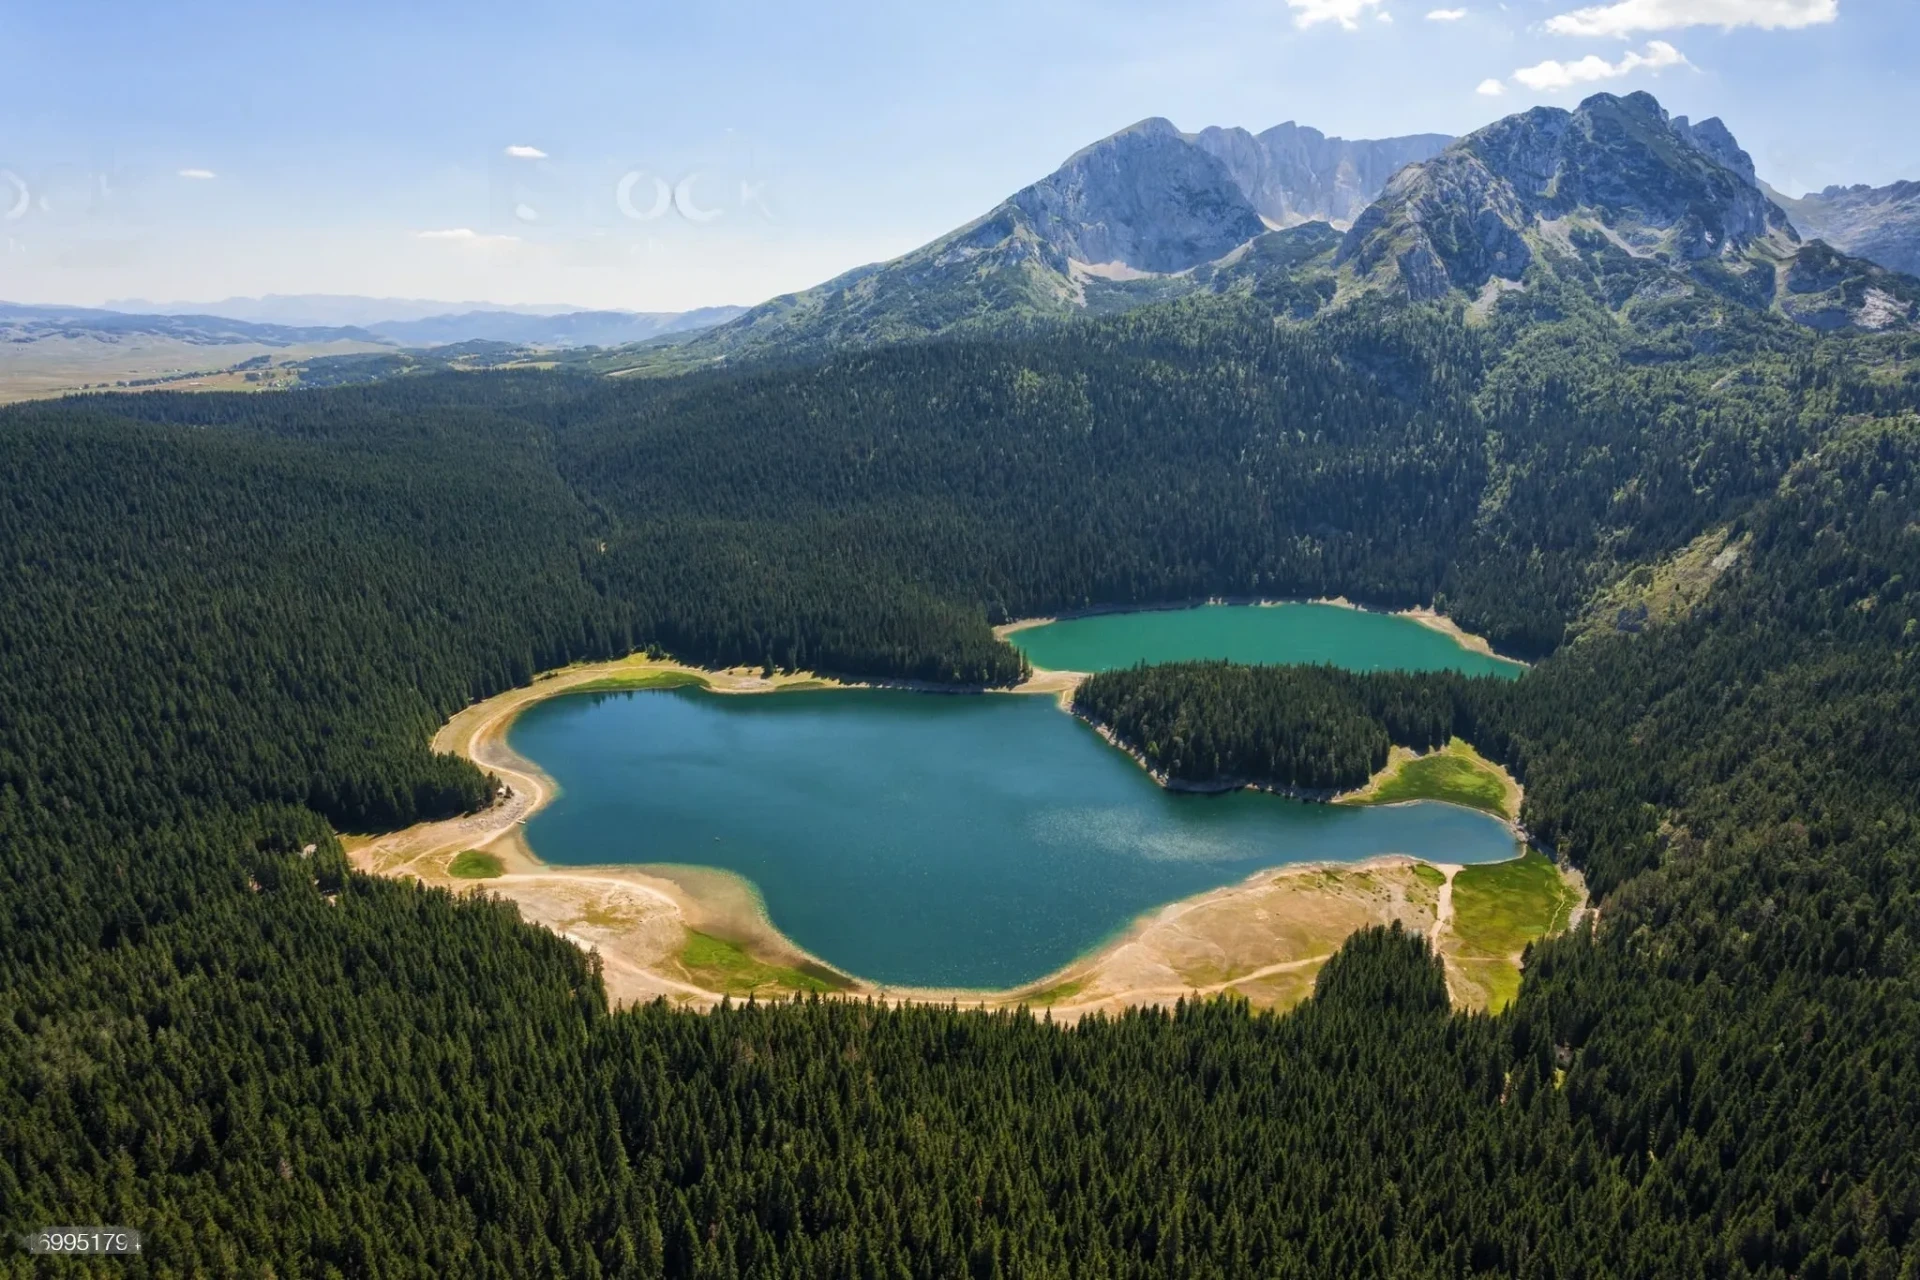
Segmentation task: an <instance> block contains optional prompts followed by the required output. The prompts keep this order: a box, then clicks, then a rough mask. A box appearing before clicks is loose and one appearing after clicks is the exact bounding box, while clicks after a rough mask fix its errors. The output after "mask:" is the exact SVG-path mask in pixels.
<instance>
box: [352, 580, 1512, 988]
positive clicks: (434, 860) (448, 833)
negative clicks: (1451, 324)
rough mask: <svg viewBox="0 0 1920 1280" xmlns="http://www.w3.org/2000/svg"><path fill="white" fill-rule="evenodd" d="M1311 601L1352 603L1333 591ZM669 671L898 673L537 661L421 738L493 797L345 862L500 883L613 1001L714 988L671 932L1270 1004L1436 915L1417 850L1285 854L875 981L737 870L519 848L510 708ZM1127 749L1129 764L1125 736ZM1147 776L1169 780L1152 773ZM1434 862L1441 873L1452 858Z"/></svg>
mask: <svg viewBox="0 0 1920 1280" xmlns="http://www.w3.org/2000/svg"><path fill="white" fill-rule="evenodd" d="M1258 603H1267V604H1281V603H1297V602H1293V601H1263V602H1258ZM1311 603H1319V604H1336V605H1341V606H1344V607H1349V608H1352V607H1357V606H1353V605H1351V604H1350V603H1349V602H1347V601H1345V600H1339V599H1334V600H1319V601H1313V602H1311ZM1172 607H1187V606H1172ZM1410 616H1411V615H1410ZM1046 621H1050V619H1026V620H1022V621H1020V622H1015V623H1009V624H1006V625H1005V626H1003V627H998V628H995V632H996V634H1000V635H1006V634H1009V633H1011V632H1012V631H1014V630H1019V629H1021V628H1023V627H1027V626H1036V625H1040V624H1041V623H1044V622H1046ZM1449 625H1450V624H1449ZM1440 629H1443V630H1444V629H1445V628H1440ZM1456 630H1457V629H1456ZM1449 634H1452V633H1451V632H1450V633H1449ZM1481 643H1483V644H1484V641H1483V642H1481ZM1084 678H1085V676H1084V674H1083V673H1079V672H1070V671H1047V670H1040V669H1036V670H1035V671H1034V673H1033V675H1032V676H1031V677H1030V678H1029V679H1028V680H1027V681H1025V682H1023V683H1022V684H1020V685H1017V686H1012V687H1009V688H1006V689H996V690H990V691H988V692H996V693H1025V694H1042V695H1049V696H1053V697H1055V698H1056V700H1057V701H1058V702H1059V704H1060V706H1061V708H1062V709H1063V710H1069V711H1070V709H1071V700H1072V693H1073V690H1074V688H1075V687H1076V686H1077V685H1078V684H1079V682H1080V681H1081V680H1082V679H1084ZM675 680H679V681H684V682H686V683H687V684H694V683H698V684H700V685H702V686H703V687H704V688H706V689H707V690H708V691H709V692H712V693H716V694H728V695H734V694H738V695H747V694H765V693H775V692H779V691H781V690H782V689H788V688H792V687H794V686H800V687H802V688H805V689H817V688H839V689H844V688H862V687H911V686H908V685H899V686H894V685H887V684H881V685H863V684H856V683H848V682H842V681H837V680H831V679H825V678H822V677H819V676H815V675H811V674H809V673H790V674H783V675H776V676H773V677H763V676H761V675H759V674H758V673H756V672H753V671H751V670H748V669H744V668H736V669H734V670H730V671H708V670H698V669H695V668H692V667H688V666H685V665H682V664H679V663H674V662H667V661H660V660H653V659H648V658H646V657H644V656H634V657H629V658H624V659H620V660H617V661H612V662H598V663H584V664H578V665H576V666H572V667H567V668H563V669H561V670H559V671H554V672H547V673H543V674H541V675H540V676H537V677H535V680H534V682H533V683H532V684H530V685H527V686H524V687H521V688H518V689H511V690H508V691H506V692H504V693H501V694H498V695H496V696H494V697H492V698H488V699H486V700H485V701H483V702H479V703H475V704H474V705H472V706H469V707H467V708H465V709H463V710H462V711H460V712H459V713H457V714H456V715H455V716H454V717H453V718H452V719H450V720H449V721H448V722H447V723H446V724H445V725H444V726H442V727H441V729H440V730H439V732H437V733H436V734H435V735H434V737H433V740H432V746H433V749H434V750H436V751H440V752H446V753H449V754H455V755H460V756H464V757H465V758H467V759H469V760H471V761H472V762H473V763H475V764H477V765H479V766H480V767H481V768H483V769H486V770H488V771H489V772H491V773H493V774H494V775H495V776H497V777H498V778H499V779H500V782H501V784H502V786H503V789H504V790H503V794H502V795H501V798H500V800H499V802H498V803H496V804H495V805H493V806H492V807H491V808H488V809H486V810H483V811H481V812H479V813H475V814H468V815H464V816H462V817H458V818H451V819H447V820H444V821H441V822H434V823H422V824H418V825H416V826H413V827H409V828H407V829H406V830H404V831H398V832H392V833H388V834H385V835H381V836H376V837H372V838H370V839H354V840H351V841H349V842H348V843H349V845H350V857H351V859H352V862H353V864H354V865H355V867H356V868H358V869H359V870H361V871H364V872H368V873H370V874H376V875H386V876H394V877H402V878H412V879H415V880H418V881H420V882H422V883H424V884H428V885H434V886H439V887H444V888H448V889H452V890H455V891H458V892H474V891H480V892H487V893H492V894H496V895H498V896H500V897H503V898H507V899H510V900H511V901H513V902H514V903H516V904H517V905H518V906H519V908H520V911H521V914H522V915H523V916H525V917H526V918H527V919H528V920H530V921H534V922H537V923H540V924H544V925H546V926H547V927H549V928H551V929H553V930H554V932H556V933H558V934H560V935H561V936H562V937H565V938H567V939H569V940H570V941H572V942H574V943H575V944H576V945H579V946H581V947H582V948H584V949H588V950H591V951H594V952H596V953H597V954H598V955H599V957H600V959H601V963H602V966H603V974H604V978H605V981H606V985H607V991H608V995H609V997H610V998H611V999H612V1000H613V1001H614V1002H615V1003H617V1004H619V1003H628V1002H632V1001H638V1000H652V999H656V998H664V999H667V1000H669V1001H672V1002H675V1003H679V1004H683V1005H687V1006H689V1007H694V1008H710V1007H712V1006H713V1005H716V1004H718V1003H719V1002H720V1001H721V1000H722V999H723V998H726V997H727V995H728V993H727V992H723V991H719V990H715V989H713V985H715V984H707V985H702V984H701V983H700V982H697V981H693V980H691V979H690V976H689V974H688V972H687V970H686V969H685V968H684V966H683V965H682V964H681V963H680V955H681V951H682V949H683V948H684V946H685V945H686V941H687V937H688V933H689V931H698V932H700V933H703V934H708V935H711V936H714V937H717V938H720V939H723V940H725V941H726V942H728V943H731V944H733V945H734V946H737V947H739V948H740V949H741V950H742V951H743V952H745V953H746V954H747V955H748V956H749V957H751V958H752V959H753V960H755V961H759V962H761V963H764V964H768V965H773V966H779V967H782V968H785V969H797V970H800V971H802V972H804V973H810V974H815V975H825V976H830V977H831V978H833V979H834V982H835V985H836V986H840V987H841V988H842V989H843V991H844V993H845V994H847V995H852V996H856V997H870V998H875V999H882V1000H887V1001H913V1002H931V1003H939V1004H953V1003H958V1004H961V1005H966V1006H980V1007H1009V1006H1015V1005H1023V1004H1025V1005H1031V1006H1034V1007H1036V1008H1038V1007H1040V1006H1045V1007H1047V1008H1049V1009H1050V1010H1051V1012H1052V1014H1053V1016H1055V1017H1056V1018H1065V1019H1069V1020H1071V1019H1074V1018H1077V1017H1079V1016H1081V1015H1083V1014H1085V1013H1088V1012H1092V1011H1095V1010H1108V1011H1110V1010H1117V1009H1120V1008H1123V1007H1126V1006H1127V1005H1139V1004H1171V1003H1172V1002H1173V1001H1175V1000H1178V999H1181V998H1190V997H1193V996H1196V995H1210V994H1217V993H1220V992H1225V991H1232V992H1236V993H1238V994H1240V995H1243V996H1246V997H1247V998H1248V999H1250V1000H1252V1001H1253V1002H1254V1003H1256V1004H1260V1005H1287V1004H1291V1003H1294V1002H1295V1001H1297V1000H1298V999H1300V998H1303V997H1304V996H1305V995H1306V994H1309V993H1310V991H1311V986H1312V978H1313V976H1314V974H1315V973H1317V971H1318V968H1319V965H1320V963H1322V962H1323V961H1324V960H1325V959H1326V957H1327V956H1328V955H1330V954H1332V952H1333V950H1335V949H1337V947H1338V943H1339V941H1340V940H1341V939H1344V938H1345V936H1346V935H1347V934H1348V933H1350V932H1352V931H1353V929H1355V928H1359V927H1363V926H1364V925H1366V924H1368V923H1387V922H1388V921H1390V920H1395V919H1397V920H1400V921H1401V922H1402V923H1403V924H1404V925H1406V926H1407V927H1409V928H1414V927H1418V928H1420V929H1421V930H1422V931H1423V932H1426V933H1428V934H1429V935H1430V936H1435V937H1438V936H1439V935H1440V934H1441V933H1442V932H1443V931H1444V925H1445V914H1444V911H1443V906H1444V902H1443V898H1444V897H1445V895H1444V894H1443V893H1436V894H1435V895H1433V900H1432V901H1431V902H1427V901H1426V895H1425V890H1424V889H1423V888H1422V887H1421V886H1422V884H1424V881H1420V878H1419V876H1417V875H1416V874H1415V873H1414V868H1415V867H1417V866H1420V865H1425V866H1436V865H1437V864H1423V863H1422V862H1421V860H1419V859H1415V858H1412V857H1409V856H1402V855H1386V856H1383V857H1379V858H1374V859H1370V860H1368V861H1366V862H1363V863H1357V864H1346V863H1331V864H1321V863H1301V864H1289V865H1287V866H1284V867H1279V868H1275V869H1272V870H1267V871H1262V872H1259V873H1257V874H1255V875H1253V876H1251V877H1249V878H1248V879H1247V880H1246V881H1244V882H1242V883H1240V884H1238V885H1229V886H1226V887H1224V888H1220V889H1215V890H1211V891H1209V892H1207V893H1203V894H1200V895H1198V896H1196V897H1193V898H1187V899H1182V900H1180V901H1177V902H1173V903H1168V904H1166V905H1165V906H1163V907H1160V908H1157V909H1155V910H1153V911H1150V912H1148V913H1146V914H1145V915H1143V916H1142V917H1140V918H1139V919H1138V920H1136V921H1134V922H1133V924H1132V925H1130V926H1128V927H1127V928H1126V929H1124V930H1122V931H1121V932H1120V933H1119V934H1118V935H1116V936H1115V938H1114V939H1113V940H1111V941H1110V942H1108V943H1107V944H1106V945H1104V946H1102V947H1100V948H1097V949H1096V950H1095V951H1093V952H1092V953H1090V954H1088V955H1086V956H1082V957H1080V958H1079V959H1077V960H1075V961H1073V962H1072V963H1070V964H1068V965H1067V966H1065V967H1063V968H1062V969H1060V970H1058V971H1056V972H1055V973H1052V974H1048V975H1047V976H1045V977H1043V978H1040V979H1038V980H1036V981H1034V982H1030V983H1026V984H1023V985H1021V986H1018V987H1014V988H1009V989H1006V990H997V991H978V990H950V989H943V988H924V987H902V986H885V985H881V984H876V983H872V982H868V981H865V980H862V979H860V978H858V977H856V976H854V975H846V974H842V973H841V972H840V971H838V970H836V969H835V968H834V967H833V966H832V965H830V964H829V963H827V962H826V961H825V960H823V959H821V958H820V957H818V956H814V955H812V954H810V953H808V952H807V951H805V950H804V949H803V948H801V947H799V946H797V945H796V944H795V943H794V942H793V941H792V940H791V939H789V938H787V937H786V936H785V935H784V934H782V933H780V931H779V930H778V929H776V928H775V927H774V926H773V925H772V923H771V922H770V921H769V920H768V918H767V915H766V912H765V909H764V907H763V905H762V904H761V902H760V899H759V896H758V894H757V892H756V891H755V889H754V888H753V886H752V885H751V884H749V883H748V882H746V881H745V880H743V879H741V878H740V877H738V876H735V875H733V874H732V873H730V872H726V871H722V870H718V869H715V868H706V867H691V866H684V867H683V866H673V867H666V866H657V865H619V866H605V867H555V866H550V865H549V864H547V863H545V862H543V861H541V860H540V858H539V857H538V855H536V854H535V853H534V851H533V850H532V849H531V848H530V847H529V846H528V844H527V842H526V839H525V837H524V833H523V830H522V828H523V827H524V825H525V823H526V822H527V820H528V819H529V818H531V817H532V816H533V815H534V814H535V813H536V812H538V811H539V810H540V809H541V808H542V807H544V806H545V805H546V804H548V803H550V802H551V801H552V800H553V799H554V798H555V797H556V796H557V795H558V793H559V787H558V784H557V783H555V781H554V780H553V779H552V778H551V777H550V776H548V775H547V774H546V773H545V771H543V770H542V769H540V768H539V766H538V765H536V764H534V763H533V762H531V761H529V760H526V759H525V758H523V757H521V756H520V755H518V754H517V753H516V752H514V751H513V749H512V748H511V747H510V746H509V745H508V743H507V733H508V730H509V728H510V726H511V725H512V722H513V720H514V718H515V717H516V716H517V715H519V714H520V712H522V711H524V710H525V709H526V708H527V707H529V706H532V705H533V704H534V703H536V702H540V701H543V700H545V699H547V698H551V697H555V696H558V695H561V694H565V693H568V692H572V691H577V690H580V689H581V687H582V686H592V687H593V688H594V689H595V690H598V689H601V688H605V689H607V690H608V691H610V692H618V691H621V689H622V688H623V687H624V688H628V689H644V688H648V687H665V686H664V684H663V682H667V681H675ZM1093 727H1094V728H1095V729H1096V730H1097V731H1099V732H1100V733H1101V734H1102V736H1103V737H1106V738H1107V740H1108V741H1109V742H1113V743H1114V745H1116V746H1120V747H1121V749H1122V750H1128V749H1127V748H1126V747H1124V746H1123V745H1122V744H1119V743H1117V742H1114V740H1113V738H1112V736H1111V734H1110V733H1108V732H1107V730H1106V729H1105V727H1104V726H1100V725H1093ZM1128 754H1129V755H1132V756H1133V757H1134V758H1135V760H1136V762H1138V763H1140V764H1141V765H1142V767H1146V763H1145V761H1144V759H1142V758H1141V757H1140V756H1139V754H1138V753H1137V752H1133V751H1131V750H1128ZM1148 772H1149V773H1152V772H1153V771H1152V770H1151V769H1149V770H1148ZM1156 781H1158V782H1160V784H1161V785H1163V786H1169V785H1170V786H1173V787H1175V788H1176V789H1179V788H1181V787H1182V784H1180V783H1179V782H1177V781H1172V782H1170V781H1169V780H1167V779H1163V778H1159V777H1158V776H1157V775H1156ZM1235 785H1245V784H1235ZM1187 789H1194V790H1200V789H1215V790H1218V789H1226V788H1225V786H1224V785H1222V786H1219V787H1210V788H1198V787H1191V788H1187ZM1263 789H1268V790H1278V791H1279V792H1280V794H1286V795H1293V796H1295V798H1300V799H1314V800H1321V799H1332V798H1333V797H1332V795H1331V793H1329V794H1328V795H1326V796H1321V795H1319V794H1318V793H1312V794H1308V793H1304V792H1301V793H1296V792H1293V791H1288V790H1284V789H1276V788H1263ZM468 849H480V850H485V851H486V852H488V853H491V854H493V855H494V856H495V857H496V858H498V859H499V860H500V863H501V867H502V871H503V874H501V875H499V876H497V877H493V878H488V879H481V880H468V879H458V878H455V877H453V876H451V875H450V874H449V873H448V870H447V864H448V863H449V862H451V861H452V859H453V857H454V856H455V855H456V854H458V853H460V852H463V851H465V850H468ZM1439 870H1440V872H1441V873H1442V874H1443V875H1444V876H1445V878H1446V887H1448V888H1450V887H1451V881H1452V875H1453V873H1454V871H1456V870H1457V868H1451V867H1445V866H1441V867H1439ZM1416 881H1419V883H1416ZM735 998H738V997H737V994H736V996H735Z"/></svg>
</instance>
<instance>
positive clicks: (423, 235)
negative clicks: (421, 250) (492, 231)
mask: <svg viewBox="0 0 1920 1280" xmlns="http://www.w3.org/2000/svg"><path fill="white" fill-rule="evenodd" d="M413 234H414V237H415V238H416V239H420V240H437V241H440V242H441V243H443V244H458V245H466V246H469V247H471V248H475V249H497V248H505V247H507V246H509V245H517V244H519V243H520V237H519V236H490V235H482V234H481V233H480V232H478V231H475V230H474V229H473V228H472V227H448V228H446V229H445V230H443V231H416V232H414V233H413Z"/></svg>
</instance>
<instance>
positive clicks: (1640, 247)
mask: <svg viewBox="0 0 1920 1280" xmlns="http://www.w3.org/2000/svg"><path fill="white" fill-rule="evenodd" d="M1751 173H1752V162H1751V161H1750V160H1749V159H1747V156H1746V153H1745V152H1743V151H1741V150H1740V149H1739V146H1738V144H1737V143H1735V142H1734V140H1733V136H1732V135H1731V134H1730V133H1728V132H1727V130H1726V127H1725V126H1724V125H1722V124H1721V123H1720V122H1719V121H1718V120H1708V121H1704V122H1702V123H1701V124H1699V125H1691V124H1689V123H1688V122H1687V121H1686V120H1685V119H1684V118H1682V119H1680V120H1677V121H1670V120H1669V119H1668V118H1667V114H1666V112H1665V111H1663V110H1662V109H1661V107H1660V104H1659V103H1658V102H1657V101H1655V100H1654V98H1653V97H1652V96H1651V95H1650V94H1646V93H1634V94H1629V95H1627V96H1626V97H1623V98H1621V97H1615V96H1613V95H1612V94H1597V95H1595V96H1594V97H1591V98H1588V99H1587V100H1586V101H1585V102H1583V103H1581V104H1580V106H1579V107H1578V108H1577V109H1575V110H1573V111H1562V110H1559V109H1557V108H1553V107H1537V108H1535V109H1534V110H1532V111H1528V112H1525V113H1523V114H1520V115H1515V116H1509V117H1507V118H1506V119H1504V120H1500V121H1497V122H1496V123H1494V124H1491V125H1489V126H1487V127H1486V128H1484V129H1481V130H1479V131H1478V132H1476V133H1473V134H1470V135H1468V136H1467V137H1465V138H1462V139H1461V140H1460V141H1459V142H1456V143H1454V144H1453V145H1452V146H1450V147H1448V148H1447V149H1446V150H1445V151H1443V152H1441V153H1440V154H1439V155H1438V156H1436V157H1435V158H1433V159H1432V160H1429V161H1426V162H1423V163H1420V164H1416V165H1412V166H1410V167H1408V168H1406V169H1404V170H1402V171H1401V172H1400V173H1399V174H1398V175H1396V176H1395V178H1394V179H1393V181H1392V182H1391V183H1390V184H1389V185H1388V187H1387V190H1386V192H1385V194H1383V195H1382V196H1381V198H1380V199H1379V200H1378V201H1377V202H1376V203H1375V204H1374V205H1373V206H1372V207H1371V208H1369V209H1368V210H1367V211H1366V212H1365V213H1364V214H1363V215H1362V216H1361V217H1360V218H1359V220H1357V221H1356V222H1355V223H1354V226H1353V229H1352V230H1351V231H1350V232H1349V233H1348V235H1347V239H1346V241H1345V243H1343V244H1342V246H1341V250H1340V260H1341V262H1342V264H1343V265H1350V266H1351V268H1352V270H1353V271H1354V272H1355V274H1356V275H1357V276H1358V277H1359V278H1360V279H1361V280H1362V281H1363V282H1364V283H1368V284H1372V285H1377V286H1383V287H1389V288H1396V289H1399V290H1404V291H1405V292H1406V293H1407V294H1409V295H1410V296H1412V297H1414V298H1435V297H1440V296H1442V295H1444V294H1445V293H1447V292H1449V291H1450V290H1454V289H1460V290H1465V291H1468V292H1478V291H1479V290H1481V289H1482V288H1484V287H1485V286H1486V285H1487V284H1488V282H1489V281H1491V280H1494V279H1496V278H1497V279H1502V280H1507V281H1512V282H1516V283H1517V282H1518V281H1520V280H1521V278H1522V276H1523V275H1524V273H1525V271H1526V269H1527V268H1528V267H1529V266H1530V265H1531V264H1532V263H1533V261H1534V260H1535V258H1536V257H1537V255H1538V253H1539V246H1540V242H1541V240H1542V238H1543V237H1545V238H1548V239H1550V240H1551V239H1554V238H1560V237H1564V235H1565V234H1566V233H1567V232H1568V229H1569V228H1570V227H1571V228H1585V229H1592V230H1597V231H1599V232H1600V233H1602V234H1604V235H1605V236H1606V237H1607V238H1608V239H1609V240H1611V241H1613V242H1614V243H1615V244H1617V245H1618V246H1619V247H1620V248H1621V249H1623V250H1625V251H1626V252H1627V253H1629V254H1631V255H1633V256H1634V257H1637V258H1652V259H1657V260H1662V261H1668V262H1680V263H1689V262H1699V261H1703V260H1707V259H1714V258H1735V257H1738V256H1740V255H1741V254H1742V253H1744V252H1745V251H1746V250H1747V249H1748V248H1749V247H1750V246H1752V245H1754V244H1756V243H1758V242H1761V241H1768V242H1777V243H1778V244H1779V245H1780V246H1781V247H1782V249H1783V251H1786V252H1790V251H1791V244H1792V242H1793V241H1794V239H1795V236H1794V232H1793V229H1792V227H1791V226H1790V225H1789V224H1788V222H1787V218H1786V215H1785V214H1784V213H1782V212H1781V211H1780V209H1779V208H1778V207H1776V206H1775V205H1774V204H1773V203H1772V202H1771V201H1769V200H1768V199H1767V197H1766V196H1765V194H1764V193H1762V192H1761V191H1760V189H1759V188H1758V187H1757V186H1756V185H1755V184H1754V182H1753V180H1752V177H1751Z"/></svg>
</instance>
